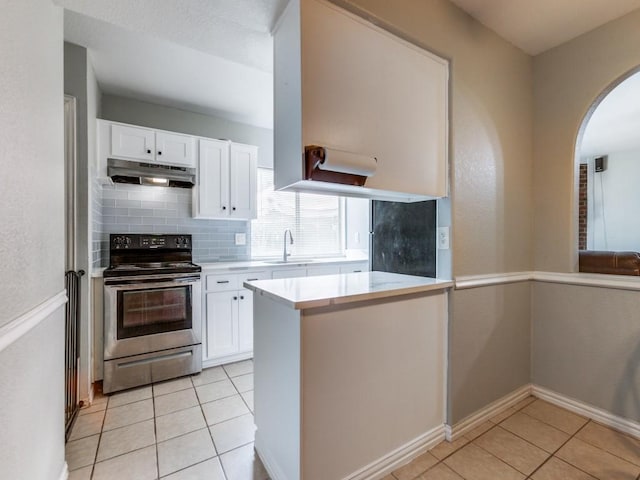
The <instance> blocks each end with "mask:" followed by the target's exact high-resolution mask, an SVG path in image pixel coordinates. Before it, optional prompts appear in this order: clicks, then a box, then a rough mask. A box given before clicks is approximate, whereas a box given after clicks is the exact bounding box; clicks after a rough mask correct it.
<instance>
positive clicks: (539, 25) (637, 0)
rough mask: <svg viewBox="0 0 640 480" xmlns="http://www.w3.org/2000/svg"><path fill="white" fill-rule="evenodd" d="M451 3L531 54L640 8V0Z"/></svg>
mask: <svg viewBox="0 0 640 480" xmlns="http://www.w3.org/2000/svg"><path fill="white" fill-rule="evenodd" d="M451 1H452V2H453V3H455V4H456V5H458V6H459V7H460V8H462V9H463V10H465V11H466V12H467V13H469V14H470V15H471V16H473V17H474V18H476V19H477V20H479V21H480V22H482V23H483V24H484V25H486V26H487V27H489V28H490V29H492V30H493V31H495V32H497V33H498V34H499V35H500V36H501V37H503V38H505V39H507V40H509V41H510V42H511V43H512V44H514V45H515V46H517V47H519V48H520V49H522V50H524V51H525V52H527V53H528V54H530V55H537V54H539V53H542V52H544V51H545V50H548V49H550V48H553V47H556V46H558V45H560V44H562V43H564V42H567V41H569V40H571V39H573V38H575V37H577V36H579V35H582V34H583V33H586V32H588V31H590V30H593V29H594V28H597V27H599V26H600V25H604V24H605V23H607V22H609V21H611V20H614V19H616V18H618V17H621V16H623V15H625V14H627V13H629V12H631V11H632V10H635V9H637V8H640V0H451Z"/></svg>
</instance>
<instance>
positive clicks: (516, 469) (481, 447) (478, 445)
mask: <svg viewBox="0 0 640 480" xmlns="http://www.w3.org/2000/svg"><path fill="white" fill-rule="evenodd" d="M497 426H498V425H496V427H497ZM491 430H493V429H491ZM503 430H504V429H503ZM488 431H489V430H487V432H488ZM483 435H484V433H483V434H482V435H480V437H482V436H483ZM480 437H478V438H480ZM478 438H476V439H475V440H477V439H478ZM475 440H473V441H472V442H469V443H473V444H474V445H475V446H476V447H478V448H480V449H482V450H484V451H485V452H487V453H488V454H490V455H493V456H494V457H496V458H497V459H498V460H501V461H502V462H503V463H506V464H507V465H509V466H510V467H511V468H513V469H514V470H515V471H516V472H518V473H521V474H522V475H524V476H525V478H527V477H528V476H529V475H533V472H535V471H536V470H537V469H538V468H539V467H540V465H543V464H544V463H546V462H547V460H549V459H550V458H551V457H552V456H553V454H552V453H549V452H547V451H546V450H542V449H541V448H540V447H536V448H537V449H538V450H541V451H542V452H544V454H545V455H547V457H546V458H545V459H544V461H543V462H542V463H541V464H540V465H538V467H536V468H535V469H534V470H533V471H532V472H531V473H530V474H528V473H526V472H523V471H522V470H520V469H518V468H517V467H516V466H515V465H511V464H510V463H509V462H507V461H506V460H503V459H502V458H500V457H498V456H497V455H496V454H494V453H492V452H491V451H489V450H487V449H486V448H484V447H483V446H482V445H480V444H478V443H476V441H475ZM521 440H524V439H523V438H522V439H521ZM525 442H526V440H525ZM527 443H529V442H527ZM530 445H533V444H532V443H531V444H530ZM465 446H466V445H465ZM533 446H534V447H535V445H533ZM463 448H464V447H463Z"/></svg>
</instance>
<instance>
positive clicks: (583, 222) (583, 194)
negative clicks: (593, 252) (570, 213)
mask: <svg viewBox="0 0 640 480" xmlns="http://www.w3.org/2000/svg"><path fill="white" fill-rule="evenodd" d="M587 167H588V165H586V164H581V165H580V189H579V193H578V195H579V200H578V249H580V250H586V249H587Z"/></svg>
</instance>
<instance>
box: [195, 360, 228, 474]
mask: <svg viewBox="0 0 640 480" xmlns="http://www.w3.org/2000/svg"><path fill="white" fill-rule="evenodd" d="M222 371H223V372H224V368H223V369H222ZM225 375H226V372H225ZM191 384H192V385H193V377H191ZM193 388H194V390H196V387H195V385H194V387H193ZM196 399H197V400H198V406H199V407H200V413H201V414H202V418H203V419H204V424H205V425H206V427H205V428H206V429H207V433H209V438H211V444H212V445H213V451H214V452H215V454H216V457H218V461H219V462H220V468H221V469H222V474H223V475H224V478H225V479H226V478H227V473H226V472H225V471H224V466H223V465H222V459H221V458H220V453H218V447H217V445H216V442H215V440H214V439H213V434H212V433H211V428H209V425H208V422H207V416H206V415H205V414H204V409H203V408H202V402H201V401H200V396H199V395H198V391H197V390H196ZM207 403H208V402H207Z"/></svg>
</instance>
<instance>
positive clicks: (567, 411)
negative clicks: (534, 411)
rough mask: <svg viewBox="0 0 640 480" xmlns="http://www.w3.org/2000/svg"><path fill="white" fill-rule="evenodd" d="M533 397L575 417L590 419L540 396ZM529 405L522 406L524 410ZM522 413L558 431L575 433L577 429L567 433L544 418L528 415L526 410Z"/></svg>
mask: <svg viewBox="0 0 640 480" xmlns="http://www.w3.org/2000/svg"><path fill="white" fill-rule="evenodd" d="M535 399H536V400H535V401H541V402H544V403H547V404H549V405H551V406H552V407H555V408H558V409H560V410H562V411H564V412H565V413H570V414H571V415H575V416H576V417H580V418H584V419H585V420H587V422H589V421H591V419H590V418H587V417H584V416H582V415H579V414H577V413H573V412H572V411H570V410H567V409H566V408H562V407H559V406H557V405H554V404H553V403H549V402H547V401H546V400H543V399H541V398H538V397H535ZM533 403H534V402H531V403H529V405H531V404H533ZM529 405H526V406H524V407H523V410H524V409H525V408H527V407H528V406H529ZM522 413H523V414H525V415H527V416H528V417H531V418H534V419H536V420H538V421H539V422H541V423H544V424H545V425H549V426H550V427H553V428H555V429H556V430H559V431H561V432H563V433H566V434H567V435H575V433H578V432H577V431H576V432H575V433H569V432H566V431H564V430H562V429H560V428H558V427H556V426H555V425H552V424H551V423H549V422H547V421H546V420H543V419H541V418H538V417H534V416H533V415H530V414H528V413H527V412H522ZM585 425H586V424H585ZM582 427H584V425H582ZM582 427H580V428H579V429H578V430H582Z"/></svg>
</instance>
